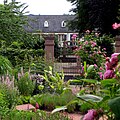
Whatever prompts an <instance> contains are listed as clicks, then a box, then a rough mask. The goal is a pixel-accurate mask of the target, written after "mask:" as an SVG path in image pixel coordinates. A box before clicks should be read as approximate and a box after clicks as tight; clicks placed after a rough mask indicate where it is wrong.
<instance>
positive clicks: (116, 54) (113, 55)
mask: <svg viewBox="0 0 120 120" xmlns="http://www.w3.org/2000/svg"><path fill="white" fill-rule="evenodd" d="M119 54H120V53H113V54H112V55H111V57H115V56H118V55H119Z"/></svg>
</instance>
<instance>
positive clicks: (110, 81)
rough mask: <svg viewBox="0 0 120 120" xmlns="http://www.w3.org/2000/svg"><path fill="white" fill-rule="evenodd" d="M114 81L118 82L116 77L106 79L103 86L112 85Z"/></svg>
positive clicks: (102, 83)
mask: <svg viewBox="0 0 120 120" xmlns="http://www.w3.org/2000/svg"><path fill="white" fill-rule="evenodd" d="M113 83H117V80H116V79H105V80H102V81H101V85H102V86H109V85H112V84H113Z"/></svg>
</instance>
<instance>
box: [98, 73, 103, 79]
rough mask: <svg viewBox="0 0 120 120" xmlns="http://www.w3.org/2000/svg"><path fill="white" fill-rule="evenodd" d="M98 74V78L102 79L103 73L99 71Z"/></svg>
mask: <svg viewBox="0 0 120 120" xmlns="http://www.w3.org/2000/svg"><path fill="white" fill-rule="evenodd" d="M98 74H99V76H100V79H101V80H102V79H103V74H102V72H99V73H98Z"/></svg>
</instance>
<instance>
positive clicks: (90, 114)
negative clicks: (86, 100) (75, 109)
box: [83, 109, 97, 120]
mask: <svg viewBox="0 0 120 120" xmlns="http://www.w3.org/2000/svg"><path fill="white" fill-rule="evenodd" d="M96 116H97V112H96V110H94V109H91V110H88V113H87V114H86V115H85V116H84V118H83V120H94V118H95V117H96Z"/></svg>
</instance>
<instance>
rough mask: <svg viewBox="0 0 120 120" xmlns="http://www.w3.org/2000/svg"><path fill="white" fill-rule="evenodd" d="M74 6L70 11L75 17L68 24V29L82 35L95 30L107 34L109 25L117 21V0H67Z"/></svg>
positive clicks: (109, 28)
mask: <svg viewBox="0 0 120 120" xmlns="http://www.w3.org/2000/svg"><path fill="white" fill-rule="evenodd" d="M67 1H69V2H71V3H72V4H73V6H74V8H73V9H71V11H73V12H74V13H75V15H76V17H75V19H74V20H72V21H71V22H70V23H69V24H70V25H69V26H70V28H71V29H73V30H75V31H79V33H82V32H83V31H85V30H88V29H89V30H94V29H95V28H97V29H98V30H99V31H100V32H101V33H107V34H109V33H110V32H113V31H112V27H111V25H112V24H113V23H114V22H115V21H117V16H118V9H119V0H115V1H111V0H67ZM109 18H110V19H109Z"/></svg>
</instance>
